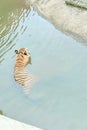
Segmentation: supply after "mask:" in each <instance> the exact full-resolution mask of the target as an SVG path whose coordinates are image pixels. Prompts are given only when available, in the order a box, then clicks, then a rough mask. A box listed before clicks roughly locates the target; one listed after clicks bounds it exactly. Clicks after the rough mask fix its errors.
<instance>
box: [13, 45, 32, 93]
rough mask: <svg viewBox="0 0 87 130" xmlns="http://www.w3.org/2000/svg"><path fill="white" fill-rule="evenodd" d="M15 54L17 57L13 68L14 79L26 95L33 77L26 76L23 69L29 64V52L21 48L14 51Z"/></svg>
mask: <svg viewBox="0 0 87 130" xmlns="http://www.w3.org/2000/svg"><path fill="white" fill-rule="evenodd" d="M15 53H16V54H17V57H16V61H15V66H14V79H15V81H16V82H17V83H19V84H20V85H21V86H22V87H23V88H24V91H25V92H26V93H27V92H29V89H30V88H31V87H32V85H33V76H32V75H31V74H28V72H27V71H26V69H25V68H26V66H27V65H28V64H31V55H30V51H29V50H28V49H27V48H21V49H19V50H15Z"/></svg>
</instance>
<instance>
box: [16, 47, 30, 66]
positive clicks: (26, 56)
mask: <svg viewBox="0 0 87 130" xmlns="http://www.w3.org/2000/svg"><path fill="white" fill-rule="evenodd" d="M15 52H16V54H18V56H17V60H20V59H21V60H23V62H24V63H25V65H27V64H31V55H30V52H29V50H28V49H27V48H21V49H19V50H15Z"/></svg>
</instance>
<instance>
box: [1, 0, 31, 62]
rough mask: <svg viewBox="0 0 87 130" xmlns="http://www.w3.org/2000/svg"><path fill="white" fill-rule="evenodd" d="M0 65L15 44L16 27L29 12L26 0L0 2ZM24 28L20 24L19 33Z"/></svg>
mask: <svg viewBox="0 0 87 130" xmlns="http://www.w3.org/2000/svg"><path fill="white" fill-rule="evenodd" d="M0 3H1V4H0V63H1V62H2V61H3V60H4V57H3V56H4V54H6V52H8V51H9V50H10V49H11V48H12V47H13V46H14V45H15V43H14V42H13V41H14V40H15V39H16V38H17V36H18V35H19V32H18V30H17V29H18V25H19V23H20V22H21V21H24V20H25V18H26V17H27V15H28V14H29V12H30V6H29V3H27V1H26V0H8V1H5V0H1V1H0ZM25 30H26V27H24V26H23V22H22V24H21V31H22V32H24V31H25Z"/></svg>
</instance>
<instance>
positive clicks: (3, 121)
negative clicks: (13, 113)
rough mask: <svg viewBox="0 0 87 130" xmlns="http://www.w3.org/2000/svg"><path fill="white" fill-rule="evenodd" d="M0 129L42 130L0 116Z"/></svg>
mask: <svg viewBox="0 0 87 130" xmlns="http://www.w3.org/2000/svg"><path fill="white" fill-rule="evenodd" d="M0 129H1V130H7V129H9V130H42V129H40V128H37V127H35V126H32V125H28V124H25V123H22V122H19V121H17V120H14V119H11V118H8V117H6V116H3V115H0Z"/></svg>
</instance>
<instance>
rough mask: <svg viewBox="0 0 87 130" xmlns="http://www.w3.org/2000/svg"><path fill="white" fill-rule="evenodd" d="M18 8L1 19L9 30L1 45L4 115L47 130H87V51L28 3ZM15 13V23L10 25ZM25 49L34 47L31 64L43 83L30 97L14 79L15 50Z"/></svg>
mask: <svg viewBox="0 0 87 130" xmlns="http://www.w3.org/2000/svg"><path fill="white" fill-rule="evenodd" d="M5 4H6V5H8V6H9V4H8V2H6V1H5ZM14 5H15V4H14V3H11V7H12V6H13V7H14V10H12V9H10V11H9V8H8V9H7V10H6V15H4V13H5V12H2V14H1V17H2V18H3V20H4V23H3V22H2V21H1V22H0V26H1V25H2V29H1V30H4V28H5V30H4V33H3V35H2V37H1V41H0V45H1V46H0V61H1V62H0V74H1V75H0V81H1V82H0V110H2V111H3V113H4V114H5V115H6V116H8V117H11V118H14V119H16V120H19V121H22V122H25V123H28V124H32V125H35V126H37V127H40V128H43V129H45V130H58V129H59V130H73V129H74V130H85V129H87V122H86V120H87V114H86V110H87V78H86V77H87V60H86V57H87V47H85V46H83V45H82V44H80V43H79V42H77V41H75V40H73V39H72V38H70V37H67V36H66V35H65V34H63V33H61V32H60V31H59V30H57V29H55V27H54V26H53V25H52V24H50V23H49V22H48V21H47V20H45V19H43V18H42V17H41V16H39V15H38V14H37V12H35V11H33V9H31V10H30V8H28V7H26V6H25V4H22V6H21V7H20V3H19V5H18V4H17V7H16V6H14ZM3 6H5V5H3ZM0 12H1V11H0ZM11 14H12V15H13V16H14V17H15V20H14V22H16V24H15V23H14V22H11V20H10V22H11V24H9V23H8V22H7V21H8V19H9V17H10V18H11ZM8 26H9V31H7V30H6V29H7V27H8ZM15 26H16V27H15ZM13 28H14V29H13ZM21 47H27V48H29V50H30V52H31V58H32V65H29V66H28V68H29V69H31V72H32V73H33V75H35V76H36V77H37V78H38V82H37V83H36V84H35V85H34V86H33V87H32V88H31V91H30V94H29V95H26V94H24V92H23V90H22V88H21V86H19V85H18V84H17V83H16V82H15V81H14V76H13V72H14V63H15V53H14V50H15V49H19V48H21Z"/></svg>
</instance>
